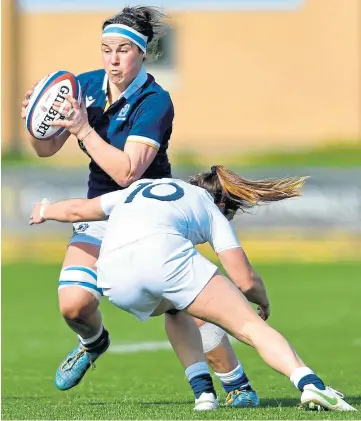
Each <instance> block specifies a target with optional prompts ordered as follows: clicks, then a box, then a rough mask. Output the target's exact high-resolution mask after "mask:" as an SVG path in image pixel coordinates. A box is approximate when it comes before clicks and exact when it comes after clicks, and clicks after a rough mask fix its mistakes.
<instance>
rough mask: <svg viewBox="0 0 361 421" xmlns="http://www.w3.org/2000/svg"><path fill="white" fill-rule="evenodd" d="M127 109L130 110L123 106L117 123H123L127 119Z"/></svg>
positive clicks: (126, 105) (128, 106)
mask: <svg viewBox="0 0 361 421" xmlns="http://www.w3.org/2000/svg"><path fill="white" fill-rule="evenodd" d="M129 108H130V105H129V104H125V105H124V107H123V108H122V109H121V110H120V111H119V114H118V117H117V121H125V120H126V119H127V114H128V111H129Z"/></svg>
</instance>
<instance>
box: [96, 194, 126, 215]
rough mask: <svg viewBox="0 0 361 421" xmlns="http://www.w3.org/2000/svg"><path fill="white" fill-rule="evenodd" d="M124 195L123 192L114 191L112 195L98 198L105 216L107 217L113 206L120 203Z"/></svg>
mask: <svg viewBox="0 0 361 421" xmlns="http://www.w3.org/2000/svg"><path fill="white" fill-rule="evenodd" d="M123 195H124V192H123V190H118V191H114V192H112V193H107V194H103V195H102V196H100V205H101V207H102V210H103V212H104V214H105V215H107V216H109V215H110V213H111V212H112V210H113V208H114V206H115V205H116V204H118V203H119V202H120V200H121V199H122V197H123Z"/></svg>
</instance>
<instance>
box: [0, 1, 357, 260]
mask: <svg viewBox="0 0 361 421" xmlns="http://www.w3.org/2000/svg"><path fill="white" fill-rule="evenodd" d="M138 3H139V1H136V2H134V1H128V2H122V1H118V0H117V1H115V0H103V1H101V2H99V1H95V0H77V1H76V2H75V1H70V0H52V1H46V0H18V1H15V0H3V1H2V82H1V83H2V199H3V200H2V215H3V217H2V228H3V248H2V257H3V262H11V261H14V260H15V261H16V260H18V259H21V260H24V259H25V260H38V259H41V260H44V259H45V260H47V261H49V262H57V263H60V261H61V259H62V256H63V253H64V250H65V247H66V244H67V238H68V237H69V236H70V234H71V227H70V226H69V225H65V224H63V225H62V224H55V223H48V224H45V225H44V226H41V227H36V228H34V227H29V226H28V225H27V221H28V215H29V213H30V210H31V207H32V203H33V201H34V200H38V199H41V198H42V197H43V196H47V197H50V198H51V199H53V200H58V199H62V198H67V197H72V196H75V197H83V196H85V194H86V182H87V175H88V171H87V165H88V160H87V157H86V156H85V154H83V153H82V152H81V151H80V149H79V148H78V145H77V142H76V141H75V139H73V138H70V139H69V140H68V141H67V143H66V144H65V146H64V147H63V148H62V149H61V151H60V152H59V153H58V154H56V155H55V156H54V157H51V158H47V159H44V158H38V157H37V156H36V155H35V153H34V152H33V151H32V149H31V147H30V145H29V144H28V143H27V141H26V139H25V125H24V123H23V121H22V120H21V119H20V115H19V114H20V102H21V100H22V98H23V96H24V93H25V91H26V90H27V89H28V88H29V87H30V86H31V85H32V84H33V83H34V82H35V81H36V80H39V79H41V78H43V77H44V76H46V75H47V74H48V73H49V72H52V71H56V70H61V69H62V70H68V71H71V72H73V73H75V74H78V73H81V72H84V71H89V70H92V69H96V68H100V67H101V66H102V63H101V55H100V43H99V40H100V34H101V26H102V22H103V21H104V20H105V19H106V18H107V17H109V16H111V15H112V14H114V13H116V12H118V11H119V10H120V9H122V7H124V5H126V4H128V5H133V4H138ZM150 3H151V4H152V5H156V6H162V7H164V11H165V13H167V14H168V15H169V20H168V23H169V25H170V26H171V28H172V29H171V31H169V33H168V34H167V36H166V37H165V38H164V39H163V40H162V42H161V45H160V48H161V51H162V56H161V58H160V59H159V60H158V61H156V62H154V63H147V65H146V67H147V70H148V72H149V73H151V74H153V75H154V76H155V78H156V79H157V81H158V82H159V83H160V84H161V85H162V86H163V87H164V88H165V89H167V90H168V91H169V92H170V94H171V96H172V99H173V102H174V105H175V112H176V117H175V121H174V131H173V136H172V139H171V142H170V150H169V151H170V157H171V160H172V163H173V171H174V175H175V176H177V177H181V178H187V177H188V176H189V175H191V174H193V173H195V172H198V171H200V170H203V169H205V168H209V166H210V165H212V164H224V165H227V166H229V167H230V168H231V169H233V170H235V171H237V172H239V173H240V174H243V175H244V176H247V177H251V178H257V179H258V178H261V177H276V176H289V175H309V176H310V179H309V180H308V181H307V185H306V187H305V190H304V196H303V197H302V198H300V199H294V200H293V199H292V200H289V201H287V202H283V203H282V202H281V203H277V204H272V205H269V206H263V207H261V208H258V209H257V210H255V211H252V212H251V214H247V215H240V216H238V217H237V218H236V220H235V226H236V228H237V230H238V232H239V235H240V239H241V241H242V243H243V244H244V246H245V248H246V250H247V251H248V253H249V255H250V258H251V259H253V260H255V261H274V260H278V261H283V260H284V259H285V256H287V259H289V260H290V261H293V260H295V261H299V260H300V261H309V260H311V261H330V260H332V261H334V260H354V259H356V260H357V259H360V258H361V242H360V238H361V114H360V112H361V104H360V92H361V86H360V85H361V83H360V74H361V65H360V63H361V58H360V40H361V30H360V13H361V10H360V9H361V5H360V2H359V0H348V1H347V2H346V3H345V2H344V1H343V0H238V1H237V0H234V1H203V0H200V1H193V0H192V1H176V0H171V1H166V0H163V1H162V2H160V3H158V2H157V1H153V2H150ZM150 3H149V4H150Z"/></svg>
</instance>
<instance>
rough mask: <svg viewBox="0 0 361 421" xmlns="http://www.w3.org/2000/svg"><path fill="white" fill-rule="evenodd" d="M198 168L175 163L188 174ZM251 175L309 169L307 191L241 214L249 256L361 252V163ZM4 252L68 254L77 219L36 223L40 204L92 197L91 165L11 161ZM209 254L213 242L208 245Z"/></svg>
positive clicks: (45, 257) (257, 174) (42, 256)
mask: <svg viewBox="0 0 361 421" xmlns="http://www.w3.org/2000/svg"><path fill="white" fill-rule="evenodd" d="M192 173H193V172H190V171H186V170H181V169H177V168H176V169H174V176H175V177H177V178H181V179H183V180H185V179H187V178H188V176H190V175H191V174H192ZM242 175H244V176H245V177H248V178H251V179H260V178H264V177H269V178H273V177H281V176H289V175H309V176H310V178H309V179H308V180H307V182H306V186H305V188H304V194H303V196H302V197H300V198H295V199H290V200H287V201H284V202H278V203H272V204H269V205H263V206H261V207H258V208H255V209H253V210H251V211H250V213H245V214H241V215H237V216H236V218H235V219H234V226H235V228H236V230H237V233H238V234H239V238H240V240H241V242H242V244H243V245H244V247H245V249H246V251H247V252H248V254H249V256H250V258H251V259H253V260H257V261H284V259H285V257H287V258H288V259H289V260H290V261H332V260H360V259H361V169H358V168H355V169H347V170H346V169H342V170H341V169H339V170H337V169H332V170H326V169H319V168H303V169H302V168H297V169H292V168H290V169H284V168H283V169H280V170H275V169H266V168H264V169H262V170H260V169H258V170H248V169H247V170H242ZM2 177H3V183H2V232H3V238H2V240H3V242H2V245H3V247H2V258H3V262H10V261H14V260H18V259H21V260H24V259H25V260H27V259H28V260H32V261H37V260H39V261H49V262H54V261H55V262H56V261H59V263H60V261H61V258H62V255H63V254H64V251H65V248H66V244H67V239H68V238H69V237H70V235H71V226H70V224H60V223H55V222H48V223H46V224H44V225H41V226H37V227H33V226H29V225H28V220H29V215H30V212H31V209H32V204H33V203H34V202H35V201H38V200H41V199H42V198H43V197H47V198H49V199H51V200H52V201H57V200H61V199H65V198H71V197H84V194H85V188H84V186H85V185H86V182H87V170H86V168H82V169H55V168H49V167H44V168H5V169H4V170H3V172H2ZM201 248H202V249H203V251H204V252H205V253H208V252H209V248H208V247H204V246H201Z"/></svg>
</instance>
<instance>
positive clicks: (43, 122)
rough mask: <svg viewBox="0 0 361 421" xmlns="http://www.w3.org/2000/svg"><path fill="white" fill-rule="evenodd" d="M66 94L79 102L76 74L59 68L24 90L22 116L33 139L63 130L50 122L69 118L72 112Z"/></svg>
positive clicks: (54, 134)
mask: <svg viewBox="0 0 361 421" xmlns="http://www.w3.org/2000/svg"><path fill="white" fill-rule="evenodd" d="M69 97H71V98H73V99H74V101H75V102H76V103H77V104H79V103H80V102H81V88H80V84H79V82H78V80H77V79H76V77H75V76H74V75H73V74H72V73H70V72H66V71H63V70H62V71H58V72H55V73H51V74H50V75H48V76H47V77H45V78H44V79H42V80H41V81H40V82H39V83H38V84H37V85H36V86H35V87H34V90H30V91H28V92H27V93H26V95H25V100H24V101H23V103H22V106H23V110H22V117H25V118H26V127H27V129H28V131H29V133H30V134H31V135H32V136H34V137H35V138H37V139H40V140H49V139H52V138H54V137H56V136H59V135H60V134H61V133H62V132H63V131H64V130H66V128H65V127H64V126H61V125H53V123H57V122H61V121H62V120H65V119H67V118H70V117H71V116H72V114H73V113H74V107H73V106H72V104H71V103H70V101H69ZM24 109H25V115H24Z"/></svg>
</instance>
